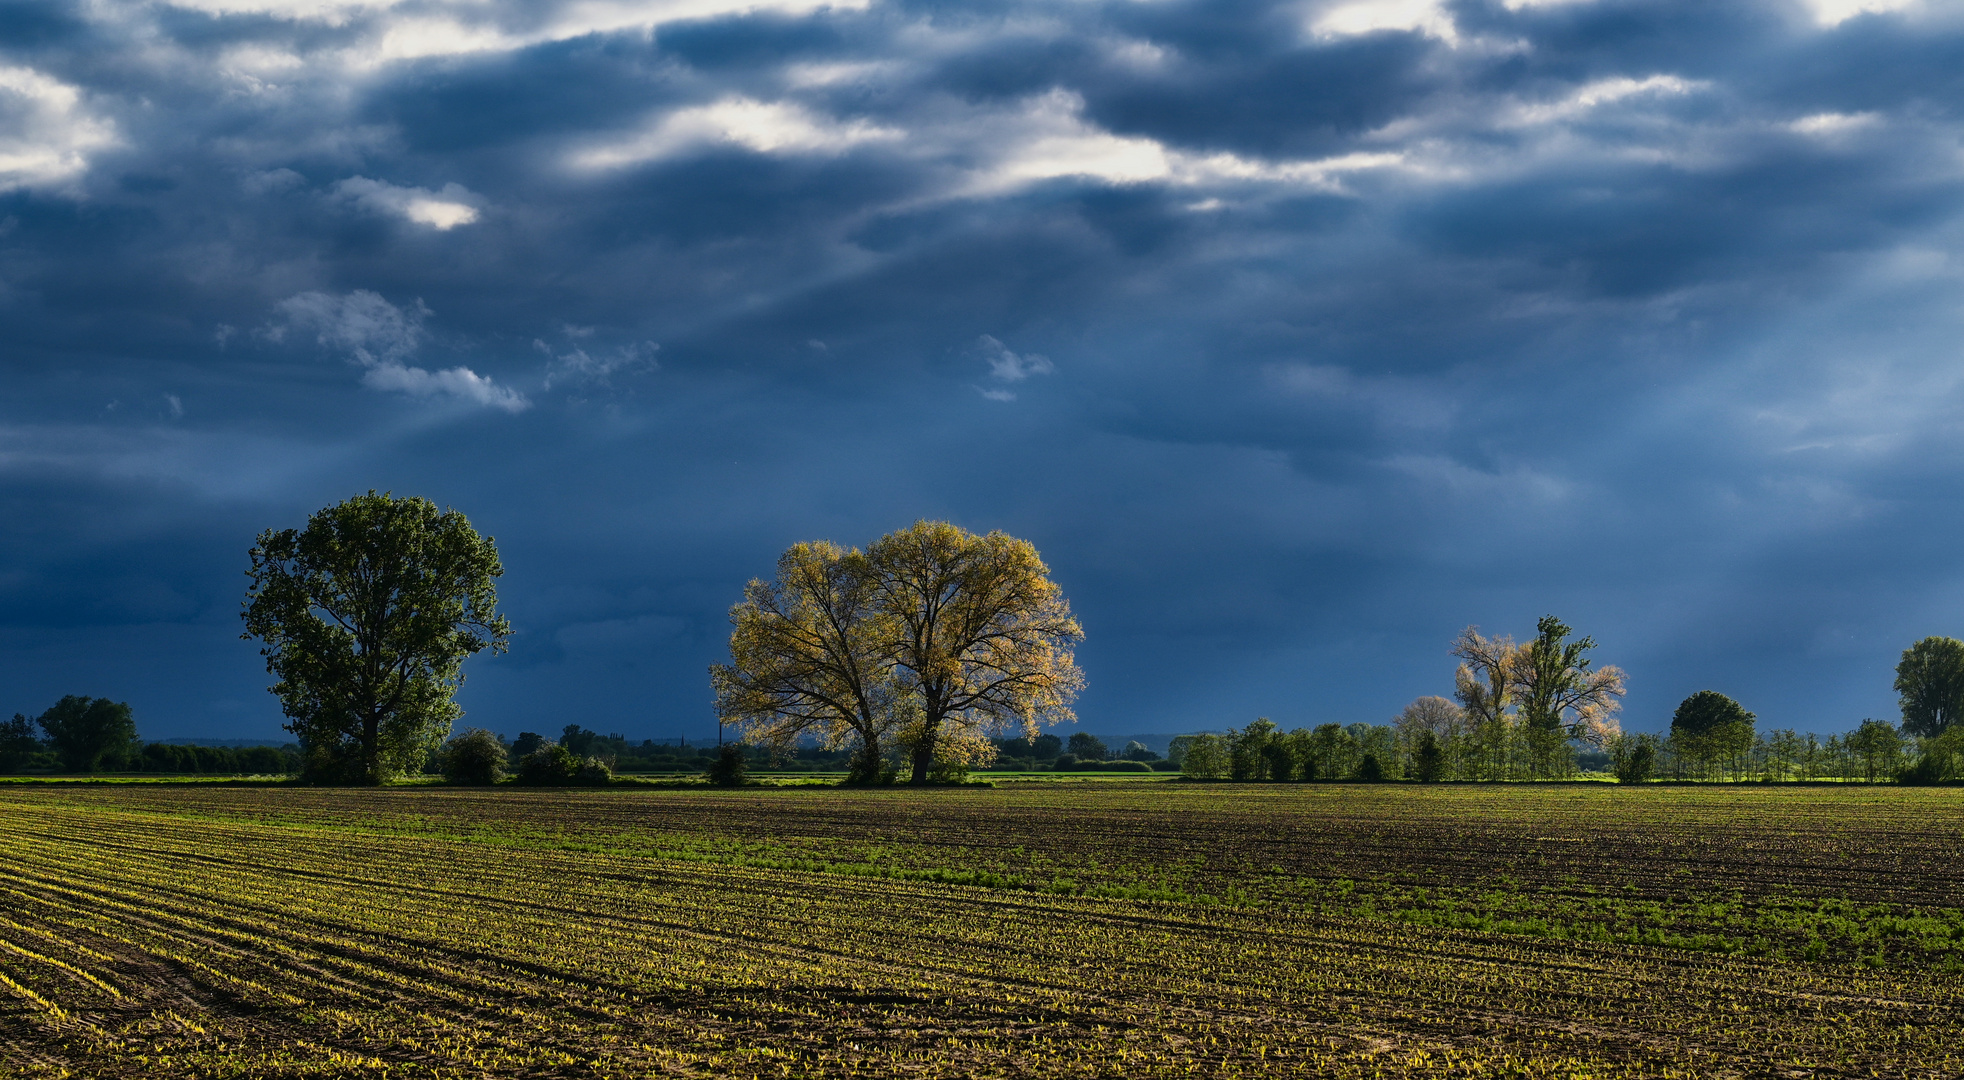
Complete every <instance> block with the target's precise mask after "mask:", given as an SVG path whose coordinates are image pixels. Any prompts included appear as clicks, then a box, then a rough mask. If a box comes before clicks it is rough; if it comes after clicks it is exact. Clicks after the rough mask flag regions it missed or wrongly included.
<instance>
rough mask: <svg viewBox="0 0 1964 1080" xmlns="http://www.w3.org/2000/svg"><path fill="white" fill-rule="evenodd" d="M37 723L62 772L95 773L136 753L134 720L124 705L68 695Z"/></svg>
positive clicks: (105, 700)
mask: <svg viewBox="0 0 1964 1080" xmlns="http://www.w3.org/2000/svg"><path fill="white" fill-rule="evenodd" d="M36 722H37V723H39V724H40V725H41V730H42V731H44V732H46V733H47V736H48V745H49V747H50V748H51V749H53V750H54V752H55V757H56V758H58V759H59V760H60V761H61V767H62V771H64V772H72V773H90V772H95V771H96V770H97V769H99V768H102V767H103V766H104V765H105V764H111V763H121V762H123V761H124V760H126V759H127V758H128V757H129V756H130V755H131V754H132V753H133V752H135V750H136V720H135V718H134V717H133V716H132V715H131V714H130V707H129V705H128V704H126V703H124V702H119V701H111V700H109V699H108V698H90V697H81V696H79V695H76V694H70V695H68V696H67V697H65V698H62V699H61V700H60V701H57V702H55V704H54V707H53V708H51V709H49V710H48V711H47V712H44V713H42V714H41V717H40V719H39V720H38V721H36Z"/></svg>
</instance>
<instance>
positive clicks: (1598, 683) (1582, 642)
mask: <svg viewBox="0 0 1964 1080" xmlns="http://www.w3.org/2000/svg"><path fill="white" fill-rule="evenodd" d="M1535 631H1536V633H1535V638H1534V640H1533V641H1530V642H1528V643H1527V644H1526V645H1524V646H1522V647H1521V648H1520V650H1519V652H1518V653H1517V654H1516V655H1515V657H1514V659H1513V663H1512V664H1511V665H1510V667H1511V669H1512V694H1513V696H1514V698H1515V700H1516V701H1518V702H1519V707H1520V717H1521V726H1522V727H1523V728H1525V729H1526V731H1527V735H1528V740H1529V743H1528V745H1529V752H1530V753H1531V754H1532V755H1533V757H1534V761H1535V772H1536V774H1537V775H1543V776H1546V775H1549V774H1551V773H1552V772H1554V771H1556V768H1555V766H1556V765H1557V762H1556V760H1555V758H1556V756H1557V755H1558V754H1560V753H1562V752H1563V749H1564V748H1565V747H1566V745H1567V742H1568V740H1570V739H1579V740H1581V741H1583V742H1585V743H1588V744H1589V745H1592V746H1601V745H1603V744H1604V743H1605V742H1607V741H1608V740H1609V739H1610V738H1611V737H1613V736H1614V735H1616V733H1617V732H1618V730H1619V727H1618V725H1617V722H1616V713H1617V710H1619V709H1620V708H1622V702H1620V701H1618V700H1617V699H1618V698H1620V697H1622V696H1623V693H1624V686H1623V672H1622V670H1621V669H1619V668H1617V667H1615V666H1613V665H1611V666H1605V667H1602V668H1600V669H1596V670H1591V668H1590V663H1591V662H1590V660H1589V657H1588V653H1589V651H1590V650H1592V649H1594V648H1595V647H1596V641H1595V639H1594V638H1590V637H1583V638H1579V639H1577V640H1575V641H1570V640H1568V636H1569V634H1570V632H1571V631H1570V628H1569V626H1568V625H1567V624H1566V623H1563V622H1562V621H1561V620H1560V619H1557V618H1555V617H1554V616H1553V615H1544V616H1542V618H1541V620H1540V621H1539V622H1537V623H1536V624H1535Z"/></svg>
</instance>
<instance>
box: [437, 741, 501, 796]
mask: <svg viewBox="0 0 1964 1080" xmlns="http://www.w3.org/2000/svg"><path fill="white" fill-rule="evenodd" d="M509 760H510V758H509V756H508V751H507V750H506V749H505V740H503V739H501V738H499V737H498V736H496V735H493V734H491V733H490V732H488V731H486V730H484V729H483V728H471V729H470V730H468V731H466V732H464V733H463V734H462V735H459V736H457V737H456V738H454V739H452V740H450V742H449V743H447V744H446V745H445V746H444V748H443V775H444V776H445V777H446V778H447V779H449V781H450V782H451V783H453V784H477V785H483V784H495V783H497V782H498V781H500V780H503V779H504V778H505V771H506V769H505V766H506V763H507V762H508V761H509Z"/></svg>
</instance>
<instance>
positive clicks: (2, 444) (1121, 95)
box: [0, 0, 1964, 735]
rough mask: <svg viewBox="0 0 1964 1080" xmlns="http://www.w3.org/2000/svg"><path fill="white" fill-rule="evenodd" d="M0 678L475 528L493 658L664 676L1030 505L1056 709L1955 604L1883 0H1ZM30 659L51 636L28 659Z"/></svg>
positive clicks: (1182, 724)
mask: <svg viewBox="0 0 1964 1080" xmlns="http://www.w3.org/2000/svg"><path fill="white" fill-rule="evenodd" d="M0 25H4V27H5V32H4V33H0V310H4V311H5V313H6V318H7V321H8V325H9V328H10V331H11V334H10V342H9V349H8V350H7V354H6V356H5V357H4V359H0V363H4V364H5V365H6V366H7V375H8V378H9V380H10V388H11V389H12V391H13V392H12V393H11V394H10V395H9V397H8V399H7V401H6V403H5V404H4V405H3V406H0V492H4V493H5V496H6V498H7V499H8V500H9V507H10V509H12V511H13V512H12V513H10V514H9V515H7V520H8V522H9V524H8V525H7V526H6V530H5V532H4V533H0V536H4V538H5V543H6V544H7V547H8V551H7V554H8V555H9V556H10V558H9V559H8V560H7V562H6V563H5V564H4V565H5V566H6V567H7V568H8V569H7V570H6V571H5V572H4V573H0V616H4V622H3V623H0V632H3V633H5V634H6V635H9V636H8V641H9V643H10V644H11V645H12V646H13V648H12V649H11V650H10V652H9V653H8V654H7V655H9V656H10V657H11V659H10V660H8V661H7V662H6V663H7V665H8V667H7V669H6V673H7V674H8V676H9V680H10V682H9V684H10V685H12V686H15V687H16V688H17V689H16V693H17V695H18V697H19V700H17V701H16V702H15V703H14V704H13V705H11V706H8V707H10V708H16V709H21V710H24V711H35V710H38V709H40V708H44V707H45V706H46V704H47V703H48V702H51V701H53V700H54V699H55V698H56V697H59V696H60V695H61V694H65V693H91V694H105V693H106V694H113V695H115V696H118V697H125V698H128V699H129V700H131V701H132V703H133V704H135V705H136V706H137V710H138V715H139V717H140V718H141V719H142V722H143V724H144V727H145V730H146V731H147V732H148V733H150V734H153V735H176V734H186V735H189V734H225V733H240V734H260V733H266V732H270V731H272V730H273V729H274V728H276V726H277V723H278V718H277V714H276V712H275V708H274V705H273V702H272V699H271V698H270V696H268V695H266V694H264V692H263V689H262V688H263V683H264V677H263V675H262V674H261V673H260V672H259V671H258V670H257V663H258V658H257V657H256V656H255V655H253V651H252V650H251V649H250V648H249V647H247V646H245V645H242V644H241V643H240V642H238V641H237V640H236V629H235V626H236V624H235V623H233V622H232V621H231V620H233V619H234V618H235V617H236V616H235V612H236V610H237V608H236V605H237V602H238V595H237V593H238V589H239V576H238V572H239V570H240V568H241V567H242V565H243V558H244V551H245V549H246V547H248V546H249V545H250V543H251V539H252V537H253V535H255V534H256V533H257V531H259V530H261V529H264V528H268V527H274V526H286V525H292V524H297V523H299V522H300V521H301V520H303V519H304V517H305V515H306V514H307V513H308V512H310V511H311V510H313V509H316V508H318V507H319V506H321V505H323V504H325V503H327V502H330V501H333V500H336V499H339V498H344V497H346V496H347V495H349V494H353V493H355V492H358V491H365V490H368V489H369V488H377V489H393V490H396V491H399V492H403V493H411V492H413V493H417V494H423V495H428V496H430V497H432V498H434V499H436V500H437V501H439V502H441V503H445V504H449V505H454V506H457V507H459V508H461V509H463V510H465V511H466V512H467V513H469V514H470V515H471V516H472V518H473V520H475V521H477V522H479V524H480V525H482V526H483V527H484V528H485V529H486V531H489V532H491V533H492V534H494V535H495V536H497V538H498V539H499V542H500V545H501V549H502V550H503V551H504V553H505V557H506V562H507V567H508V571H509V572H508V575H507V577H506V579H505V585H504V596H505V598H506V603H507V606H508V608H509V609H510V613H511V615H512V617H513V621H514V623H515V624H516V625H517V626H518V627H519V629H520V630H521V639H520V644H519V647H517V648H516V649H514V651H513V653H512V655H511V656H509V657H503V658H497V659H486V660H480V661H478V662H476V664H475V666H474V667H473V672H474V674H473V675H472V676H471V682H470V684H469V686H468V688H467V690H466V694H465V704H466V706H467V708H469V709H470V710H471V714H472V718H473V720H474V721H479V722H484V723H488V724H490V725H492V726H494V727H500V728H503V729H506V730H512V731H516V730H518V729H519V728H521V727H530V728H532V729H534V730H540V729H556V728H557V727H558V726H560V725H563V724H564V723H570V722H578V723H582V724H585V725H587V726H589V727H597V728H601V729H605V730H617V731H622V732H624V733H629V734H649V735H655V734H667V733H680V732H682V731H684V730H687V731H699V730H702V729H703V726H704V725H705V724H706V723H708V722H709V720H708V711H707V710H708V695H707V690H706V683H705V681H704V679H703V675H702V671H703V667H704V665H706V664H708V663H710V662H712V661H714V660H715V659H717V658H718V656H719V655H720V651H721V648H722V639H723V637H724V635H725V633H726V627H725V624H724V612H725V610H726V609H727V607H728V605H729V604H730V603H731V602H732V601H733V600H735V599H736V597H737V594H738V592H739V591H740V589H741V586H742V583H743V581H745V580H746V579H748V578H749V577H752V576H755V575H758V574H762V573H765V572H767V571H768V569H769V567H770V566H771V563H772V560H773V558H774V557H775V554H776V553H777V552H778V551H779V550H781V549H782V548H783V547H784V546H785V545H787V544H789V543H791V542H793V541H795V540H799V539H807V538H814V537H828V538H832V539H836V540H840V541H843V542H849V543H864V542H866V541H867V540H870V539H872V538H873V537H875V536H877V535H879V534H880V533H882V532H885V531H887V530H890V529H892V528H895V527H898V526H901V525H904V524H906V523H908V522H909V521H911V520H913V519H914V518H916V517H921V516H931V517H947V518H951V519H953V520H957V521H959V522H962V523H963V524H966V525H968V526H970V527H973V528H977V529H987V528H998V527H999V528H1003V529H1006V530H1008V531H1011V532H1013V533H1017V534H1019V535H1023V536H1027V537H1029V538H1030V539H1032V540H1033V541H1035V542H1036V543H1037V545H1038V547H1039V548H1040V549H1041V550H1042V551H1043V552H1044V554H1045V556H1046V558H1047V559H1048V560H1049V561H1050V563H1051V564H1052V567H1053V569H1054V570H1055V571H1056V573H1057V576H1058V578H1059V580H1060V581H1061V582H1062V583H1063V585H1064V586H1065V589H1066V591H1067V593H1068V594H1069V595H1070V596H1071V597H1072V598H1073V601H1074V603H1075V605H1076V607H1077V610H1078V612H1079V613H1080V615H1081V616H1082V617H1083V620H1084V622H1085V625H1086V627H1087V631H1088V633H1089V638H1088V641H1087V644H1086V646H1085V650H1084V653H1083V657H1082V659H1083V662H1084V664H1085V666H1086V669H1087V673H1088V675H1089V678H1090V686H1091V688H1090V690H1089V692H1088V694H1087V696H1086V698H1085V699H1084V701H1083V703H1082V704H1083V708H1082V710H1081V712H1082V713H1083V714H1084V716H1085V717H1086V723H1087V725H1089V726H1092V727H1094V728H1096V729H1099V730H1107V731H1114V732H1115V731H1117V730H1119V729H1125V730H1127V731H1149V730H1162V731H1176V730H1191V729H1194V728H1201V727H1218V726H1221V725H1223V724H1228V723H1239V722H1241V721H1243V720H1245V719H1247V718H1248V717H1251V716H1253V715H1256V714H1266V715H1271V716H1273V717H1275V718H1276V719H1278V720H1279V721H1281V722H1283V723H1285V724H1295V723H1310V722H1320V721H1323V720H1330V719H1334V720H1341V721H1346V722H1347V721H1351V720H1359V719H1365V720H1375V719H1382V718H1383V717H1384V716H1386V715H1388V714H1389V713H1390V712H1392V711H1394V710H1395V709H1396V708H1398V707H1399V706H1400V705H1402V704H1403V703H1404V702H1405V701H1407V700H1409V699H1410V698H1412V697H1415V696H1418V695H1421V694H1430V693H1441V692H1444V691H1445V690H1447V689H1448V688H1449V687H1450V674H1451V664H1450V661H1449V659H1448V658H1447V657H1446V656H1445V654H1444V648H1445V645H1446V642H1447V641H1448V640H1449V639H1450V638H1451V636H1452V634H1453V632H1454V631H1456V630H1457V629H1458V628H1459V627H1460V626H1463V625H1465V624H1467V623H1479V624H1481V625H1483V626H1484V627H1485V628H1486V629H1487V630H1488V631H1490V632H1493V631H1499V632H1513V633H1517V634H1520V633H1526V632H1528V631H1529V630H1531V628H1532V626H1533V622H1534V619H1535V618H1536V616H1538V615H1540V614H1543V613H1545V612H1554V613H1557V614H1560V615H1562V616H1563V617H1564V618H1566V619H1567V620H1568V621H1569V622H1571V623H1574V624H1575V625H1577V626H1578V627H1579V628H1580V629H1581V630H1582V631H1584V632H1587V633H1591V634H1593V635H1594V636H1595V637H1596V638H1597V639H1598V640H1599V641H1600V642H1601V643H1602V650H1601V655H1602V659H1603V660H1604V661H1606V662H1614V663H1617V664H1619V665H1620V666H1623V667H1624V668H1626V669H1628V670H1629V671H1630V673H1631V685H1632V688H1633V690H1632V694H1631V697H1630V702H1629V712H1628V717H1627V719H1628V721H1629V723H1630V725H1631V726H1633V727H1639V728H1656V727H1658V726H1660V725H1661V724H1662V723H1663V722H1664V720H1665V718H1667V717H1668V715H1669V712H1670V709H1671V708H1672V707H1673V706H1674V705H1675V704H1676V702H1677V700H1678V699H1680V698H1682V697H1683V696H1685V695H1686V694H1688V693H1690V692H1692V691H1694V690H1698V689H1704V688H1712V689H1719V690H1723V691H1725V692H1728V693H1732V694H1733V695H1734V696H1736V697H1739V698H1740V699H1741V700H1742V701H1744V702H1745V703H1746V704H1747V706H1748V707H1749V708H1752V709H1754V710H1755V711H1757V712H1758V713H1759V714H1760V715H1761V717H1762V722H1763V723H1764V724H1766V725H1768V726H1792V727H1796V728H1802V729H1810V728H1811V729H1817V730H1839V729H1841V728H1844V727H1846V726H1849V725H1851V724H1852V723H1853V722H1855V721H1856V720H1859V719H1860V718H1861V717H1863V716H1865V715H1875V716H1886V715H1888V714H1889V712H1890V709H1891V708H1892V696H1891V694H1890V692H1889V689H1888V687H1889V680H1890V668H1891V667H1892V665H1893V662H1894V657H1895V655H1896V653H1898V652H1899V651H1900V650H1901V649H1902V648H1903V647H1905V646H1906V645H1908V644H1909V643H1910V642H1911V641H1913V640H1914V639H1916V638H1918V637H1921V636H1923V635H1925V634H1931V633H1948V634H1960V635H1964V625H1959V617H1958V616H1956V615H1955V614H1954V613H1955V612H1956V611H1957V610H1959V605H1958V600H1959V598H1960V593H1964V574H1960V572H1959V571H1958V570H1956V569H1954V568H1953V560H1952V559H1951V558H1949V555H1948V546H1949V545H1948V544H1947V539H1948V537H1949V536H1951V535H1953V534H1954V532H1955V530H1956V527H1957V525H1958V521H1957V518H1958V517H1959V516H1960V514H1959V511H1958V509H1957V507H1958V506H1959V503H1958V502H1957V500H1956V499H1954V498H1953V497H1952V496H1953V495H1954V494H1957V492H1956V491H1955V488H1956V487H1957V486H1958V482H1957V481H1956V480H1955V479H1954V477H1956V476H1959V475H1964V474H1961V473H1960V470H1959V469H1958V468H1957V466H1958V465H1959V463H1960V462H1959V457H1960V453H1961V452H1964V445H1960V441H1961V440H1960V437H1959V428H1958V426H1957V422H1956V420H1955V416H1956V415H1957V412H1958V408H1959V406H1960V404H1964V399H1961V395H1964V385H1960V384H1964V366H1961V365H1960V363H1959V358H1958V356H1957V353H1958V349H1959V346H1958V344H1957V343H1958V342H1959V341H1961V340H1964V335H1960V333H1959V330H1960V326H1959V325H1958V324H1959V322H1960V321H1964V317H1960V314H1959V313H1960V312H1964V303H1960V300H1964V295H1961V294H1964V254H1961V253H1960V242H1961V240H1964V226H1961V225H1960V215H1961V214H1964V186H1960V179H1964V155H1960V152H1959V150H1958V147H1959V146H1960V145H1964V119H1960V116H1959V114H1958V106H1957V103H1958V102H1959V101H1961V100H1964V85H1961V84H1964V20H1961V19H1960V17H1959V15H1958V13H1957V11H1956V9H1955V8H1954V7H1952V6H1949V5H1944V4H1938V3H1932V2H1923V0H1886V2H1883V0H1861V2H1856V0H1812V2H1806V3H1802V2H1798V0H1796V2H1773V0H1764V2H1742V3H1737V4H1724V5H1715V4H1710V3H1694V2H1690V0H1685V2H1663V3H1657V2H1646V3H1635V2H1617V0H1559V2H1558V0H1505V2H1503V0H1481V2H1475V0H1327V2H1312V3H1309V4H1307V5H1304V4H1294V3H1292V4H1277V3H1261V2H1253V0H1248V2H1243V0H1230V2H1226V3H1222V2H1210V3H1199V2H1192V3H1188V2H1179V0H1175V2H1171V3H1154V4H1138V3H1132V2H1106V0H1092V2H1088V3H1071V4H1059V3H1050V2H1037V0H1010V2H1007V3H1003V4H997V5H991V6H969V7H966V8H961V7H957V8H947V7H945V6H939V5H930V4H923V3H912V2H894V3H888V2H884V0H880V2H874V0H868V2H865V3H847V4H840V3H830V4H819V3H813V2H808V0H778V2H772V3H756V2H748V0H747V2H745V3H741V4H738V3H730V2H728V0H660V2H643V0H557V2H555V0H546V2H541V3H530V4H517V3H505V2H490V3H486V2H482V0H468V2H466V0H417V2H414V3H409V2H396V3H391V2H386V0H385V2H367V0H364V2H361V3H353V2H342V0H175V2H151V0H145V2H136V0H94V2H91V3H87V4H83V3H60V2H40V0H32V2H28V3H23V4H17V5H14V6H13V7H11V8H10V9H9V10H8V12H7V13H6V14H5V15H4V16H0ZM43 699H45V700H43Z"/></svg>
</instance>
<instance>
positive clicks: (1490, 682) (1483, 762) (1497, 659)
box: [1452, 626, 1521, 780]
mask: <svg viewBox="0 0 1964 1080" xmlns="http://www.w3.org/2000/svg"><path fill="white" fill-rule="evenodd" d="M1520 653H1521V647H1520V646H1518V645H1516V644H1514V639H1513V638H1511V637H1507V636H1506V635H1501V636H1499V637H1486V636H1485V635H1483V634H1481V633H1480V628H1479V627H1477V626H1469V627H1467V628H1466V629H1464V630H1461V631H1460V632H1459V636H1458V637H1456V638H1454V639H1453V645H1452V655H1454V656H1456V657H1458V658H1459V659H1460V665H1459V668H1458V670H1456V671H1455V672H1453V696H1454V697H1457V698H1458V699H1459V704H1460V706H1461V708H1462V709H1464V711H1465V716H1466V723H1467V726H1468V732H1467V734H1468V742H1469V743H1470V747H1469V749H1470V751H1471V755H1472V757H1473V758H1474V761H1475V763H1476V764H1475V768H1476V769H1477V770H1478V772H1479V773H1481V774H1483V775H1485V776H1486V777H1487V778H1488V779H1496V780H1497V779H1500V778H1501V777H1502V776H1504V775H1505V774H1506V757H1507V746H1508V742H1509V739H1508V735H1509V731H1508V727H1509V720H1510V717H1509V715H1508V711H1507V710H1508V709H1509V708H1510V707H1511V706H1512V705H1513V694H1514V668H1515V665H1516V664H1517V663H1518V661H1519V657H1520Z"/></svg>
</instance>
